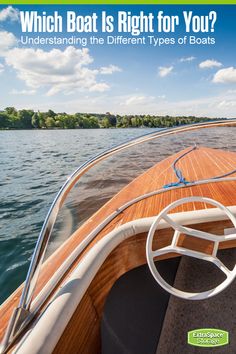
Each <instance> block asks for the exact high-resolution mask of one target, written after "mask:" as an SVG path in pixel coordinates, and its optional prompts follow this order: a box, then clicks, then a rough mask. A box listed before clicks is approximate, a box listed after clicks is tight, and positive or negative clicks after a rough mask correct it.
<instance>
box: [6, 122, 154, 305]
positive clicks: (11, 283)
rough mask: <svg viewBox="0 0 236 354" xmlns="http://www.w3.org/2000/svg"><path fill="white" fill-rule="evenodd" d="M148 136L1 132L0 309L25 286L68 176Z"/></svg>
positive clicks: (129, 131) (122, 131)
mask: <svg viewBox="0 0 236 354" xmlns="http://www.w3.org/2000/svg"><path fill="white" fill-rule="evenodd" d="M149 130H150V129H149ZM146 131H148V129H109V130H106V129H99V130H98V129H94V130H93V129H91V130H47V131H42V130H35V131H0V164H1V168H0V195H1V197H0V289H1V290H0V303H1V302H2V301H3V300H4V299H5V298H6V297H7V296H8V295H9V294H10V293H11V292H12V291H13V290H14V289H15V288H16V287H17V286H18V285H19V284H20V283H21V282H22V281H24V279H25V277H26V272H27V268H28V265H29V261H30V258H31V256H32V251H33V249H34V246H35V242H36V240H37V237H38V234H39V231H40V229H41V227H42V223H43V221H44V218H45V216H46V214H47V211H48V209H49V206H50V204H51V203H52V201H53V199H54V197H55V195H56V193H57V192H58V190H59V188H60V187H61V185H62V184H63V183H64V181H65V180H66V178H67V177H68V175H69V174H71V173H72V172H73V171H74V170H75V169H76V168H77V167H78V166H79V165H80V164H81V163H82V162H84V161H86V160H87V159H88V158H90V157H91V156H93V155H95V154H97V153H99V152H101V151H103V150H105V149H107V148H109V147H111V146H113V145H114V144H118V143H120V142H123V141H126V140H127V139H130V138H133V137H135V136H139V135H141V134H144V133H145V132H146Z"/></svg>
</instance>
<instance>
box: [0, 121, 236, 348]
mask: <svg viewBox="0 0 236 354" xmlns="http://www.w3.org/2000/svg"><path fill="white" fill-rule="evenodd" d="M231 125H236V119H227V120H225V119H224V120H216V121H210V122H204V123H196V124H191V125H186V126H180V127H176V128H165V129H162V130H158V131H156V130H155V132H151V133H148V134H145V135H142V136H141V137H139V138H136V139H132V140H129V141H128V142H125V143H123V144H120V145H118V146H115V147H114V148H112V149H110V150H107V151H105V152H103V153H101V154H98V155H96V156H95V157H93V158H91V159H90V160H88V161H87V162H85V163H84V164H82V165H81V166H80V167H79V168H78V169H77V170H76V171H75V172H74V173H72V175H71V176H70V177H69V178H68V179H67V180H66V182H65V183H64V185H63V186H62V187H61V189H60V190H59V192H58V194H57V195H56V197H55V199H54V201H53V203H52V205H51V207H50V209H49V212H48V214H47V216H46V219H45V221H44V224H43V227H42V229H41V232H40V234H39V237H38V241H37V243H36V246H35V250H34V253H33V256H32V259H31V263H30V267H29V270H28V274H27V277H26V281H25V284H24V288H23V292H22V295H21V298H20V302H19V306H18V307H17V308H16V309H15V311H14V312H13V314H12V317H11V319H10V322H9V325H8V328H7V331H6V334H5V337H4V340H3V343H2V344H1V348H0V352H4V351H5V350H6V349H7V348H8V347H9V345H10V344H11V343H12V341H13V340H14V338H15V337H16V336H17V335H19V333H20V332H21V331H22V330H23V329H24V328H25V326H26V325H27V324H28V323H29V320H31V318H32V315H31V313H30V305H31V302H32V297H33V293H34V289H35V286H36V283H37V279H38V275H39V271H40V267H41V264H42V262H43V258H44V255H45V251H46V248H47V245H48V242H49V238H50V235H51V233H52V230H53V227H54V224H55V221H56V219H57V215H58V213H59V211H60V209H61V207H62V206H63V203H64V201H65V199H66V197H67V195H68V193H69V192H70V190H71V189H72V188H73V187H74V186H75V184H76V183H77V182H78V181H79V179H80V178H81V177H82V176H83V175H84V174H85V173H86V172H87V171H88V170H90V168H92V167H93V166H94V165H96V164H98V163H99V162H101V161H103V160H104V159H106V158H108V157H109V156H111V155H114V154H116V153H118V152H120V151H122V150H125V149H127V148H130V147H133V146H135V145H139V144H141V143H144V142H147V141H151V140H154V139H156V138H161V137H164V136H167V135H172V134H176V133H180V132H188V131H194V130H198V129H202V128H214V127H219V126H231Z"/></svg>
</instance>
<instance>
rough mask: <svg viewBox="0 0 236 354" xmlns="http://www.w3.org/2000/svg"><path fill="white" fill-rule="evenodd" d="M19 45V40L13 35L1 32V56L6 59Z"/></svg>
mask: <svg viewBox="0 0 236 354" xmlns="http://www.w3.org/2000/svg"><path fill="white" fill-rule="evenodd" d="M16 44H17V39H16V37H15V36H14V34H13V33H10V32H7V31H0V56H2V57H4V56H5V55H6V53H7V52H8V51H9V49H10V48H12V47H14V46H15V45H16Z"/></svg>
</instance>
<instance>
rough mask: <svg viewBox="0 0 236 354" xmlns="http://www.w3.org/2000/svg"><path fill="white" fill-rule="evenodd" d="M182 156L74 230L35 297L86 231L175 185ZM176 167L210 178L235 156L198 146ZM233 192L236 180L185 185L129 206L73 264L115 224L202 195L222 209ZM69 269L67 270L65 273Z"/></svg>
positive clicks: (1, 320)
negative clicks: (123, 207)
mask: <svg viewBox="0 0 236 354" xmlns="http://www.w3.org/2000/svg"><path fill="white" fill-rule="evenodd" d="M187 150H188V149H187ZM182 153H183V151H182V152H179V153H178V154H176V155H175V156H172V157H169V158H167V159H166V160H164V161H162V162H160V163H158V164H157V165H155V166H153V167H152V168H151V169H149V170H148V171H147V172H146V173H144V174H143V175H141V176H139V177H138V178H136V179H135V180H134V181H133V182H131V183H130V184H129V185H128V186H127V187H125V188H124V189H123V190H122V191H121V192H120V193H118V194H117V195H116V196H115V197H114V198H113V199H111V200H110V201H109V202H108V203H107V204H106V205H105V206H103V207H102V208H101V209H100V210H99V211H98V212H97V213H96V214H94V216H93V217H91V218H90V219H89V220H88V221H87V222H86V223H85V224H84V225H83V226H82V227H81V228H80V229H79V230H77V231H76V232H75V233H74V234H73V235H72V237H71V238H70V239H69V240H68V241H67V242H66V243H65V245H64V246H63V248H61V249H60V250H59V251H58V252H56V254H54V255H53V256H52V257H51V258H50V259H49V260H48V262H47V267H46V269H44V271H42V272H41V275H40V279H39V282H38V287H37V290H36V294H37V293H38V292H39V291H40V289H42V288H43V286H44V284H45V283H46V282H47V281H48V279H50V277H51V276H52V275H53V273H54V272H55V270H56V269H58V267H59V266H60V264H61V263H62V262H63V261H64V260H65V259H66V258H67V257H68V255H69V254H70V253H71V251H72V250H73V249H74V248H75V247H76V246H77V245H78V244H79V243H80V242H81V241H82V240H83V239H84V238H85V237H86V236H87V235H88V234H89V232H91V231H92V230H93V229H94V228H95V227H96V226H97V225H99V224H100V223H101V221H103V220H104V219H105V217H106V216H108V215H110V214H111V213H112V212H114V211H115V210H116V209H117V208H119V207H121V206H122V205H123V204H125V203H126V202H128V201H130V200H131V199H134V198H136V197H138V196H140V195H143V194H146V193H149V192H152V191H156V190H159V189H161V188H162V187H163V185H165V184H167V183H170V182H176V177H175V175H174V173H173V170H172V168H171V163H172V162H173V161H174V159H175V158H176V157H177V156H180V155H182ZM178 168H179V169H181V170H182V173H183V175H184V176H185V178H186V179H187V180H188V181H196V180H199V179H207V178H211V177H213V176H217V175H221V174H224V173H227V172H229V171H231V170H233V169H235V168H236V153H234V152H227V151H221V150H213V149H209V148H202V147H201V148H198V149H197V150H194V151H192V152H191V153H190V154H188V155H187V156H185V157H184V158H183V159H181V160H180V161H179V163H178ZM233 176H234V177H236V174H234V175H232V177H233ZM235 191H236V181H227V182H220V183H218V182H217V183H209V184H204V185H198V186H186V187H184V188H178V189H174V190H171V191H165V192H163V193H162V194H159V195H155V196H152V197H149V198H146V199H144V200H142V201H140V202H138V203H136V204H135V205H133V206H130V207H129V208H127V209H126V210H125V211H123V212H122V213H121V214H120V215H118V216H117V217H116V218H115V219H114V220H113V221H112V222H110V223H109V225H107V226H106V227H105V228H104V229H103V230H102V231H101V232H100V233H99V234H98V235H97V237H96V238H95V239H94V241H92V242H91V244H90V245H89V246H88V247H87V248H86V250H85V251H84V252H83V254H81V256H80V257H79V259H78V260H77V262H76V263H78V261H79V260H80V259H81V258H82V257H83V255H84V254H85V253H86V252H87V251H88V249H90V248H91V247H92V245H93V244H94V243H95V242H97V241H98V240H99V239H101V238H102V237H103V236H104V235H106V234H107V233H108V232H110V231H111V230H112V229H114V228H115V227H117V225H121V224H124V223H126V222H128V221H131V220H134V219H137V218H142V217H149V216H154V215H157V214H158V213H159V212H160V211H161V210H162V209H163V208H164V207H165V206H167V205H168V204H169V203H171V202H173V201H174V200H177V199H179V198H183V197H187V196H205V197H209V198H212V199H215V200H217V201H219V202H221V203H222V204H224V205H226V206H230V205H235V204H236V203H235V199H236V198H235ZM208 207H209V206H208V205H205V204H203V203H194V204H192V203H191V204H188V205H184V206H181V207H179V208H177V209H175V210H173V212H177V211H180V212H181V211H189V210H197V209H204V208H208ZM144 238H145V235H144ZM73 266H74V265H73ZM72 268H73V267H72ZM72 268H71V269H72ZM71 269H70V270H68V273H69V272H70V271H71ZM20 293H21V289H18V290H17V291H16V292H15V293H14V294H13V296H11V297H10V298H9V299H8V300H7V302H5V303H4V304H3V305H2V306H1V308H0V338H1V337H2V335H3V333H4V331H5V327H6V324H7V322H8V320H9V316H10V314H11V313H12V310H13V308H14V307H16V306H17V304H18V300H19V296H20Z"/></svg>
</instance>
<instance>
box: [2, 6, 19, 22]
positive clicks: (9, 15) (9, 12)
mask: <svg viewBox="0 0 236 354" xmlns="http://www.w3.org/2000/svg"><path fill="white" fill-rule="evenodd" d="M7 20H10V21H18V20H19V10H17V9H14V8H13V7H12V6H8V7H6V8H5V9H3V10H1V11H0V22H3V21H7Z"/></svg>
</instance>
